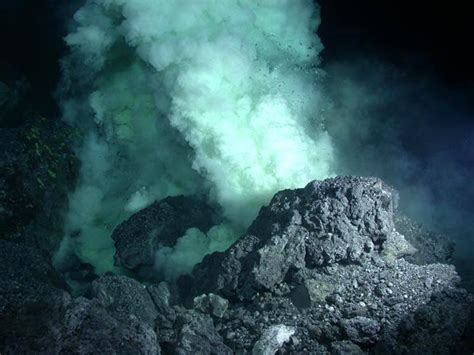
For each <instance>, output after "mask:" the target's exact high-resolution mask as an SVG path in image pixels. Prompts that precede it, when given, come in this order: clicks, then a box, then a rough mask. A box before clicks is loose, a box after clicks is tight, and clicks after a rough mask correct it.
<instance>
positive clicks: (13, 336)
mask: <svg viewBox="0 0 474 355" xmlns="http://www.w3.org/2000/svg"><path fill="white" fill-rule="evenodd" d="M186 201H187V202H189V201H191V200H189V199H187V200H186ZM396 202H397V194H396V192H395V191H394V190H393V189H392V188H390V187H389V186H387V185H386V184H384V183H383V182H382V181H380V180H379V179H375V178H352V177H340V178H335V179H328V180H325V181H315V182H311V183H310V184H308V186H306V187H305V188H303V189H296V190H285V191H281V192H279V193H278V194H276V195H275V197H274V198H273V200H272V201H271V203H270V204H269V205H268V206H266V207H264V208H262V210H261V211H260V214H259V216H258V217H257V219H256V220H255V221H254V223H253V224H252V225H251V226H250V228H249V229H248V231H247V233H246V234H245V235H244V236H242V238H241V239H240V240H238V241H237V242H236V243H235V244H234V245H233V246H232V247H231V248H230V249H229V250H227V251H226V252H223V253H215V254H213V255H210V256H208V257H206V258H205V259H204V260H203V262H202V263H201V264H199V265H197V266H196V268H195V270H194V272H193V274H192V275H191V276H188V277H183V278H182V279H180V280H179V281H178V282H177V283H176V284H168V283H166V282H161V283H158V284H156V283H151V284H147V285H145V284H142V283H140V282H138V281H136V280H134V279H132V278H130V277H127V276H123V275H112V274H107V275H103V276H102V277H99V278H97V279H95V280H94V281H93V282H92V284H91V287H90V293H89V294H87V298H85V297H77V298H73V297H71V296H70V294H69V293H68V292H67V290H66V287H65V286H64V283H63V282H62V280H61V276H60V275H58V274H57V273H56V272H55V270H54V269H53V268H52V267H51V265H50V263H49V261H48V259H47V258H45V256H44V255H43V254H41V253H39V252H38V251H37V250H36V249H34V248H31V247H28V246H22V245H19V244H13V243H10V242H6V241H3V242H2V241H0V272H1V274H2V276H3V275H5V277H4V278H3V279H2V280H0V286H2V287H1V288H0V352H1V353H31V352H33V353H48V354H49V353H51V354H57V353H68V354H69V353H71V354H92V353H137V354H159V353H164V354H232V353H240V354H259V355H260V354H265V355H267V354H275V353H278V354H315V353H316V354H328V355H329V354H365V353H373V354H386V353H389V354H412V353H413V354H432V353H436V354H452V353H456V354H463V353H466V354H471V353H472V346H473V344H472V341H471V339H472V335H473V333H472V327H473V319H472V314H473V309H474V308H473V297H472V296H471V295H470V294H468V293H467V292H466V291H465V290H463V289H462V288H460V287H459V286H458V283H459V277H458V275H457V274H456V271H455V270H454V267H453V266H450V265H446V264H441V263H431V264H430V263H427V262H428V261H429V259H424V262H423V263H420V265H417V264H414V263H412V261H413V258H414V256H416V253H420V251H417V250H416V249H415V248H414V247H413V246H412V245H411V244H410V243H409V242H408V241H407V240H406V239H405V238H404V236H403V235H402V234H400V233H399V232H398V231H397V230H396V229H395V226H396V224H395V223H394V211H395V208H396ZM166 203H170V202H169V200H167V202H166ZM178 205H179V206H181V207H183V208H184V206H185V205H186V204H178ZM163 206H164V203H163V202H161V203H158V204H157V205H156V206H155V207H154V208H155V210H153V211H155V213H151V212H150V211H151V210H144V211H143V212H144V213H143V214H141V215H140V214H138V215H136V216H135V217H132V219H131V220H135V219H136V221H135V222H134V223H132V224H131V226H135V227H134V228H135V229H133V228H132V229H130V230H131V231H134V232H136V234H135V235H140V233H141V232H140V233H139V231H140V230H141V231H143V230H147V231H148V232H151V231H154V232H153V233H154V234H153V233H152V234H153V235H155V236H156V235H160V238H161V239H160V240H162V243H166V242H169V243H172V242H173V237H170V236H169V235H165V234H163V235H161V234H160V233H163V232H161V231H170V233H175V234H174V236H178V237H179V234H180V232H179V233H178V232H176V231H177V230H178V229H179V228H186V227H185V226H182V225H169V226H168V225H167V223H168V222H169V220H168V219H166V218H164V217H163V216H168V217H170V216H171V217H170V218H172V221H175V222H176V221H180V222H182V223H183V224H184V223H185V221H187V220H191V219H192V218H193V217H190V216H189V215H185V216H181V217H180V218H181V219H178V213H177V211H178V210H173V208H172V207H169V206H170V205H167V207H166V208H164V207H163ZM171 206H173V205H171ZM196 206H198V207H199V208H198V207H196ZM196 206H195V207H194V208H197V209H200V210H201V211H204V210H203V208H204V207H203V206H202V205H199V204H198V205H196ZM170 210H171V211H174V212H173V213H169V214H165V212H163V211H170ZM185 210H186V211H190V210H191V211H192V210H193V207H192V206H188V205H186V209H185ZM156 211H158V212H160V213H156ZM180 211H181V210H180ZM197 212H198V211H197V210H196V213H197ZM174 213H176V214H174ZM183 213H184V212H183ZM144 216H145V217H144ZM152 216H153V217H152ZM156 216H162V217H161V218H162V219H159V218H158V217H156ZM196 216H199V215H196ZM201 217H204V216H202V215H201V216H199V218H197V219H196V220H194V221H203V219H201ZM208 217H209V216H208ZM147 218H149V219H147ZM153 218H155V219H153ZM209 218H210V217H209ZM169 223H171V222H169ZM193 223H194V222H193ZM140 225H141V226H142V227H144V229H143V228H142V229H140V228H139V226H140ZM160 225H163V227H162V228H161V229H160ZM122 228H128V227H126V226H125V225H124V226H123V227H122ZM203 228H205V225H204V226H203ZM123 230H124V229H122V232H123ZM413 230H414V231H416V229H413ZM119 231H120V230H119ZM117 233H118V232H117ZM123 233H125V232H123ZM148 234H150V233H148ZM132 235H133V234H132ZM425 235H426V234H425ZM412 237H413V236H411V238H412ZM415 237H416V238H420V237H419V236H415ZM130 238H131V237H130ZM167 238H169V239H167ZM416 238H415V239H416ZM142 240H143V239H142ZM149 240H152V239H149ZM121 242H122V243H123V248H125V246H126V240H125V239H124V240H122V241H121ZM130 243H132V241H130ZM423 245H425V244H423V243H420V244H418V245H417V247H418V248H420V247H423ZM426 245H431V244H430V243H426ZM132 246H133V243H132ZM148 250H150V249H148ZM421 253H422V255H423V258H426V257H428V256H429V257H434V256H432V255H433V249H431V248H427V250H425V251H421ZM420 260H422V259H420ZM436 260H437V259H436ZM138 265H140V264H138Z"/></svg>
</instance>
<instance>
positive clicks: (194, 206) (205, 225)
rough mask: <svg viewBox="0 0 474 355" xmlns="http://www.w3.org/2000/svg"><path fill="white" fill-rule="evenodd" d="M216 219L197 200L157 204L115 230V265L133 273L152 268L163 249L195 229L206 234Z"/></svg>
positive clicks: (178, 199) (183, 198)
mask: <svg viewBox="0 0 474 355" xmlns="http://www.w3.org/2000/svg"><path fill="white" fill-rule="evenodd" d="M213 219H214V210H213V209H212V208H211V207H209V205H208V204H206V203H205V202H204V201H202V200H200V199H198V198H195V197H187V196H174V197H167V198H165V199H163V200H160V201H157V202H155V203H153V204H152V205H150V206H148V207H147V208H145V209H143V210H141V211H139V212H137V213H135V214H134V215H133V216H131V217H130V218H129V219H128V220H127V221H125V222H123V223H121V224H120V225H119V226H118V227H117V228H115V230H114V232H113V234H112V239H113V240H114V244H115V250H116V253H115V262H116V264H117V265H120V266H123V267H125V268H126V269H129V270H132V271H137V270H139V269H140V268H146V267H151V266H153V263H154V261H155V260H154V258H155V253H156V252H157V250H158V249H159V248H160V247H166V246H174V245H175V244H176V240H177V239H178V238H180V237H182V236H183V235H184V233H185V232H186V230H187V229H189V228H192V227H194V228H198V229H200V230H201V231H203V232H206V231H207V230H208V229H209V228H210V227H212V225H213V224H214V223H213Z"/></svg>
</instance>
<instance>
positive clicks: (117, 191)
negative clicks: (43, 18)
mask: <svg viewBox="0 0 474 355" xmlns="http://www.w3.org/2000/svg"><path fill="white" fill-rule="evenodd" d="M74 20H75V29H74V30H73V32H72V33H70V34H69V35H68V36H67V37H66V42H67V44H68V46H69V47H70V49H71V54H70V55H69V56H68V57H67V58H65V59H64V61H63V69H64V78H63V84H62V88H61V97H62V107H63V112H64V118H65V119H66V120H67V121H68V122H70V123H71V124H73V125H74V126H75V127H77V129H78V133H79V135H80V136H81V139H80V143H79V144H78V147H77V151H78V154H79V156H80V158H81V160H82V170H81V176H80V179H79V182H78V185H77V188H76V190H75V191H74V192H73V193H72V195H71V197H70V207H69V211H68V214H67V216H66V221H65V230H66V237H65V239H64V242H63V244H62V248H61V250H60V251H59V253H58V255H57V258H56V262H57V263H58V264H60V263H61V262H64V261H65V260H66V259H67V258H68V257H69V256H70V255H71V253H75V254H76V255H77V256H78V257H79V258H80V259H81V260H82V261H84V262H87V263H90V264H92V265H93V266H94V267H95V269H96V272H98V273H103V272H105V271H107V270H113V268H114V267H113V257H112V256H113V253H114V248H113V243H112V241H111V239H110V234H111V232H112V230H113V228H114V227H115V226H116V225H117V224H118V223H120V222H121V221H123V220H124V219H125V218H127V217H128V216H129V215H130V214H131V213H133V212H135V211H137V210H139V209H141V208H143V207H145V206H147V205H148V204H150V203H151V202H153V201H154V200H157V199H161V198H164V197H166V196H168V195H177V194H186V195H189V194H203V195H205V196H207V198H208V199H209V200H210V201H211V202H212V203H214V204H215V205H217V206H219V207H220V209H221V210H222V213H223V218H224V222H223V224H222V225H220V226H216V227H215V228H213V229H211V231H210V232H209V233H208V235H207V236H206V235H204V234H203V233H201V232H200V231H197V230H190V231H188V232H187V233H186V235H185V236H183V238H182V239H181V240H180V241H179V242H178V244H177V245H176V246H175V248H174V249H173V248H170V249H166V250H162V251H161V252H160V253H159V255H157V268H158V271H159V272H160V273H161V274H163V275H164V276H165V277H168V278H171V277H174V276H176V275H178V274H180V273H183V272H186V271H189V270H190V268H191V267H192V264H194V263H196V262H198V261H200V259H202V257H203V256H204V255H205V254H207V253H209V252H211V251H214V250H222V249H225V248H226V247H228V245H229V244H230V243H231V242H232V241H234V240H235V239H236V238H237V237H238V236H239V233H240V232H241V230H242V229H243V228H244V227H246V226H247V225H248V224H249V223H250V222H251V221H252V219H253V218H254V217H255V216H256V214H257V212H258V209H259V208H260V207H261V206H262V205H263V204H265V203H266V202H268V201H269V199H270V198H271V196H272V195H273V194H274V193H275V192H276V191H278V190H281V189H284V188H295V187H300V186H303V185H305V184H306V183H307V182H308V181H310V180H313V179H322V178H326V177H328V176H331V175H332V174H333V160H334V158H333V148H332V143H331V140H330V138H329V136H328V134H327V133H326V131H325V128H324V120H323V102H322V101H323V98H322V94H321V91H322V90H321V77H322V73H321V72H320V70H319V69H318V68H317V65H318V62H319V60H318V55H319V53H320V52H321V50H322V45H321V43H320V41H319V39H318V37H317V36H316V34H315V32H316V30H317V27H318V25H319V11H318V8H316V7H315V5H314V4H313V2H312V1H310V0H196V1H189V0H173V1H169V0H88V1H87V2H86V4H85V5H84V6H83V7H82V8H81V9H80V10H79V11H78V12H77V13H76V15H75V16H74ZM308 132H310V133H308Z"/></svg>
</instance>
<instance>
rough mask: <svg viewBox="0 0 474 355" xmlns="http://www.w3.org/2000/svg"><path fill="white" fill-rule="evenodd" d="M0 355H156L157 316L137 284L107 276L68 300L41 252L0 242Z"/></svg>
mask: <svg viewBox="0 0 474 355" xmlns="http://www.w3.org/2000/svg"><path fill="white" fill-rule="evenodd" d="M0 275H1V276H2V277H1V278H0V353H2V354H25V353H26V354H30V353H41V354H124V353H127V354H130V353H134V354H159V352H160V347H159V344H158V341H157V336H156V333H155V332H154V319H153V317H154V316H155V315H156V314H157V311H156V310H155V307H154V305H153V302H152V301H151V297H150V296H149V295H148V293H147V291H146V289H145V288H144V287H143V286H142V285H141V284H140V283H138V282H136V281H134V280H132V279H128V278H125V277H115V276H113V277H112V276H109V277H105V278H102V279H100V280H98V281H97V282H96V283H95V288H94V290H95V292H96V294H97V298H93V299H91V300H88V299H85V298H82V297H80V298H76V299H73V298H72V297H71V295H70V294H69V293H68V292H67V291H66V288H67V286H66V284H65V283H64V281H63V280H62V278H61V277H60V275H58V274H57V272H56V271H55V270H54V268H53V267H52V265H51V263H50V259H49V257H48V256H47V254H45V253H44V252H41V251H40V250H38V249H35V248H32V247H29V246H25V245H21V244H18V243H11V242H8V241H4V240H0Z"/></svg>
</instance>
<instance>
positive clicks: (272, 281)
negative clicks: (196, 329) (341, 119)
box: [194, 177, 411, 298]
mask: <svg viewBox="0 0 474 355" xmlns="http://www.w3.org/2000/svg"><path fill="white" fill-rule="evenodd" d="M397 198H398V195H397V193H396V192H395V191H394V190H393V189H392V188H391V187H389V186H388V185H386V184H385V183H383V182H382V181H381V180H379V179H376V178H352V177H341V178H336V179H328V180H324V181H314V182H311V183H310V184H308V185H307V186H306V187H305V188H303V189H296V190H284V191H281V192H279V193H277V194H276V195H275V196H274V198H273V199H272V201H271V202H270V204H269V205H268V206H266V207H264V208H262V209H261V211H260V213H259V215H258V217H257V219H256V220H255V221H254V222H253V223H252V225H251V226H250V228H249V229H248V231H247V233H246V234H245V235H244V236H243V237H242V238H241V239H240V240H238V241H237V242H236V243H235V244H234V245H233V246H232V247H231V248H230V249H229V250H228V251H226V252H224V253H215V254H213V255H210V256H207V257H206V258H205V259H204V261H203V262H202V263H201V264H200V265H198V266H197V267H196V268H195V270H194V277H195V279H196V280H197V282H196V285H197V287H198V289H199V291H202V292H223V293H224V294H227V295H238V297H239V298H250V297H252V295H253V294H254V293H255V292H256V290H264V289H267V290H269V289H272V288H273V287H274V286H275V285H276V284H278V283H280V282H282V281H283V280H284V279H285V277H286V275H287V273H288V271H289V270H290V269H301V268H304V267H317V266H327V265H331V264H334V263H342V262H344V263H358V262H361V261H362V260H364V258H367V257H368V256H369V255H371V254H373V253H378V254H380V255H384V256H385V257H387V258H395V257H397V256H399V255H402V254H405V253H406V252H407V251H409V250H411V248H410V245H409V244H408V243H407V242H406V240H405V239H404V238H403V236H401V235H400V234H398V233H396V231H395V229H394V222H393V212H394V209H395V206H396V201H397Z"/></svg>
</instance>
